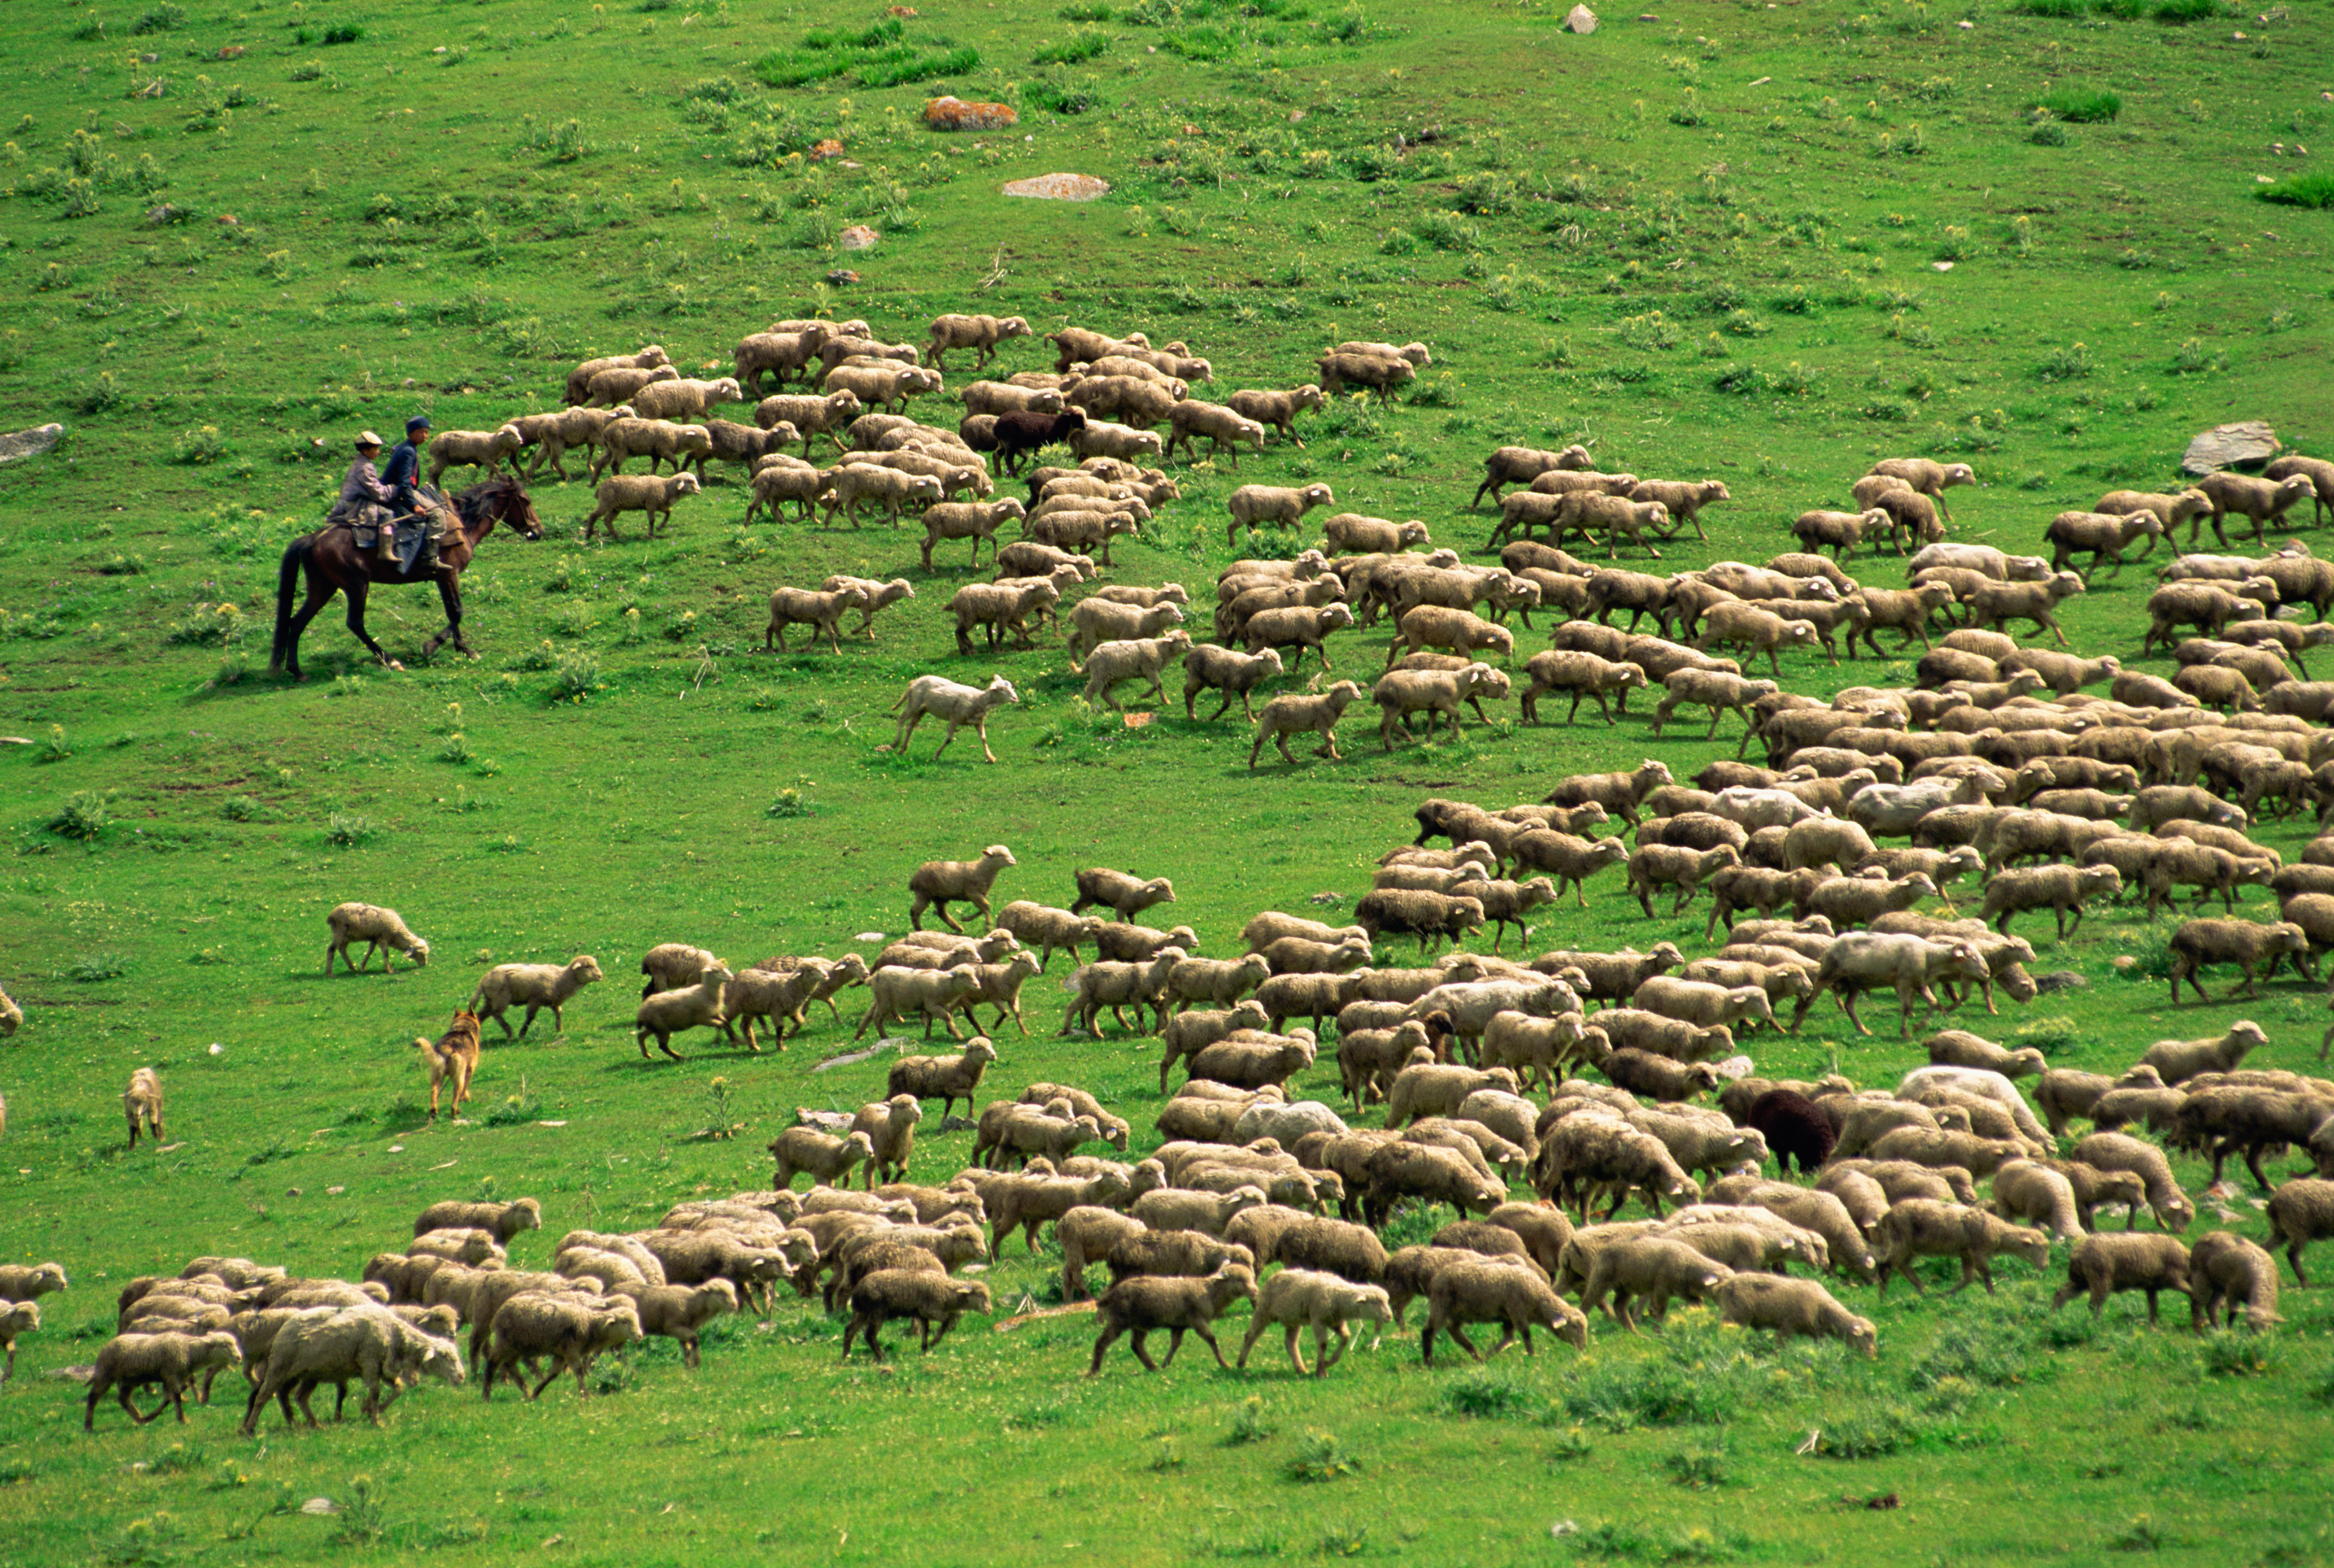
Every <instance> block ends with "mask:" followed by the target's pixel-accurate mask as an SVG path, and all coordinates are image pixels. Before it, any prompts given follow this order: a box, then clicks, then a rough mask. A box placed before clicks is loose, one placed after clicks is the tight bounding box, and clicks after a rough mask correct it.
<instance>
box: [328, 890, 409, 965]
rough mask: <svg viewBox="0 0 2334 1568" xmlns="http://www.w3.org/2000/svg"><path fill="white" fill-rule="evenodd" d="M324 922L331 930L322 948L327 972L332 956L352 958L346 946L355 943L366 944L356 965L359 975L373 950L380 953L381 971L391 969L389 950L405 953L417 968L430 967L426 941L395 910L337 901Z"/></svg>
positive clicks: (369, 959) (331, 963) (331, 962)
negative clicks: (330, 939)
mask: <svg viewBox="0 0 2334 1568" xmlns="http://www.w3.org/2000/svg"><path fill="white" fill-rule="evenodd" d="M324 923H325V924H326V925H327V926H329V927H330V928H332V933H333V940H332V945H331V946H330V947H328V948H325V949H324V973H325V974H327V975H330V974H331V973H332V972H333V955H334V954H338V955H339V956H340V957H342V958H343V959H347V958H349V957H351V954H350V952H349V948H351V947H352V945H353V944H355V943H358V942H363V943H366V944H368V946H367V947H366V948H365V956H364V958H363V960H362V962H360V963H358V964H357V965H356V969H357V972H358V973H359V974H362V973H363V972H364V969H365V967H366V966H367V965H369V964H371V962H372V956H373V955H374V954H375V953H379V954H381V972H382V973H383V974H387V973H388V972H389V970H390V967H391V965H390V961H389V955H390V954H391V953H402V954H404V955H405V956H406V957H409V958H410V959H412V960H413V963H414V967H416V968H422V969H426V968H428V967H429V943H427V942H425V941H423V940H422V939H421V938H419V937H417V936H415V935H414V934H413V932H412V930H411V929H410V928H409V927H408V926H407V925H406V923H405V921H404V919H402V918H401V917H400V916H399V914H398V912H397V911H396V910H395V909H382V908H381V907H380V906H378V905H375V904H353V903H352V904H336V905H334V906H333V909H332V912H331V913H329V914H327V915H326V916H325V917H324Z"/></svg>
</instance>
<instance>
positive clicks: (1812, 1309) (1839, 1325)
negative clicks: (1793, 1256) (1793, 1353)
mask: <svg viewBox="0 0 2334 1568" xmlns="http://www.w3.org/2000/svg"><path fill="white" fill-rule="evenodd" d="M1713 1294H1715V1295H1716V1296H1717V1299H1718V1315H1719V1319H1720V1321H1721V1322H1723V1323H1736V1324H1739V1325H1741V1327H1743V1328H1746V1329H1772V1330H1774V1331H1775V1340H1776V1342H1777V1343H1778V1344H1779V1343H1781V1342H1784V1341H1786V1340H1789V1338H1790V1337H1791V1336H1792V1335H1793V1334H1799V1335H1803V1336H1805V1337H1806V1338H1808V1339H1835V1340H1839V1341H1841V1342H1844V1343H1846V1344H1847V1345H1850V1346H1852V1347H1853V1348H1855V1349H1857V1350H1859V1351H1862V1352H1864V1353H1865V1355H1866V1356H1867V1357H1872V1356H1877V1355H1878V1354H1879V1353H1880V1335H1879V1331H1878V1330H1876V1329H1875V1328H1874V1327H1873V1325H1872V1320H1871V1319H1870V1318H1866V1317H1858V1316H1857V1315H1856V1314H1855V1313H1851V1312H1849V1311H1848V1310H1847V1308H1846V1307H1844V1306H1842V1305H1840V1303H1839V1302H1838V1301H1837V1298H1835V1297H1834V1296H1833V1295H1832V1294H1831V1292H1829V1291H1828V1290H1826V1289H1825V1288H1824V1287H1823V1286H1822V1285H1821V1284H1818V1282H1816V1281H1814V1280H1811V1279H1786V1278H1783V1277H1781V1276H1779V1275H1770V1274H1737V1275H1732V1276H1731V1277H1730V1278H1728V1279H1725V1280H1722V1281H1721V1282H1720V1283H1719V1285H1718V1287H1717V1289H1716V1291H1715V1292H1714V1293H1713Z"/></svg>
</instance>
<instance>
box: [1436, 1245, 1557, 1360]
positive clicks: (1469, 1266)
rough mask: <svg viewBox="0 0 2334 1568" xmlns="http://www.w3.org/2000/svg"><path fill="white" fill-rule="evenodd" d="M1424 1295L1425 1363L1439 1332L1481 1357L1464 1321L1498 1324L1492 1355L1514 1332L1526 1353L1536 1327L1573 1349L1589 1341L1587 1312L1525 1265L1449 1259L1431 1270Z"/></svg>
mask: <svg viewBox="0 0 2334 1568" xmlns="http://www.w3.org/2000/svg"><path fill="white" fill-rule="evenodd" d="M1426 1299H1427V1303H1428V1307H1427V1317H1426V1328H1425V1332H1424V1333H1423V1337H1422V1339H1421V1342H1420V1352H1421V1355H1422V1356H1423V1359H1424V1361H1425V1362H1426V1364H1427V1365H1428V1366H1432V1365H1433V1364H1434V1336H1435V1334H1436V1333H1437V1332H1443V1333H1447V1334H1449V1335H1450V1336H1451V1337H1452V1339H1453V1340H1455V1341H1457V1342H1458V1343H1459V1348H1460V1349H1461V1350H1463V1351H1465V1352H1467V1354H1468V1355H1469V1356H1470V1357H1471V1358H1472V1359H1473V1360H1475V1361H1481V1360H1482V1359H1483V1356H1482V1353H1481V1352H1479V1351H1477V1350H1476V1349H1475V1346H1474V1344H1473V1342H1471V1341H1470V1340H1469V1339H1468V1338H1467V1333H1466V1325H1467V1324H1469V1323H1498V1324H1500V1329H1501V1332H1500V1342H1499V1343H1498V1344H1496V1345H1494V1346H1492V1347H1491V1354H1493V1355H1498V1354H1499V1353H1500V1352H1501V1351H1503V1350H1505V1349H1507V1348H1508V1346H1509V1345H1510V1344H1512V1343H1514V1342H1515V1340H1516V1336H1517V1335H1518V1334H1521V1335H1522V1336H1523V1342H1524V1354H1526V1355H1530V1354H1531V1353H1532V1339H1531V1331H1532V1330H1533V1329H1535V1328H1544V1329H1546V1330H1548V1332H1550V1333H1552V1334H1554V1335H1555V1336H1556V1337H1557V1338H1558V1339H1559V1340H1562V1341H1564V1342H1566V1343H1567V1344H1570V1345H1572V1346H1573V1347H1575V1348H1576V1349H1579V1348H1584V1347H1586V1346H1587V1342H1588V1320H1587V1317H1586V1316H1584V1315H1583V1314H1582V1313H1580V1312H1578V1311H1577V1309H1575V1308H1574V1307H1573V1306H1572V1305H1571V1304H1570V1303H1567V1302H1565V1301H1564V1300H1562V1299H1561V1298H1560V1297H1558V1295H1557V1294H1556V1292H1555V1291H1554V1290H1553V1289H1551V1288H1550V1287H1549V1285H1548V1283H1547V1282H1546V1281H1545V1280H1542V1279H1540V1278H1539V1277H1538V1275H1535V1274H1534V1273H1533V1271H1532V1270H1530V1269H1528V1268H1518V1267H1516V1266H1514V1265H1510V1264H1505V1263H1498V1262H1493V1261H1490V1260H1489V1259H1485V1260H1483V1261H1480V1262H1478V1261H1473V1260H1469V1261H1464V1262H1455V1263H1452V1264H1449V1265H1445V1266H1443V1267H1441V1268H1438V1269H1436V1270H1435V1273H1434V1276H1433V1280H1432V1283H1431V1284H1429V1285H1428V1287H1427V1292H1426Z"/></svg>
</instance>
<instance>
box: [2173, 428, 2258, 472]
mask: <svg viewBox="0 0 2334 1568" xmlns="http://www.w3.org/2000/svg"><path fill="white" fill-rule="evenodd" d="M2280 445H2281V443H2280V442H2279V440H2278V438H2277V432H2276V431H2275V430H2272V429H2271V428H2270V427H2269V422H2268V421H2267V420H2265V419H2240V420H2237V421H2235V422H2234V423H2232V424H2227V425H2215V426H2213V428H2211V429H2209V430H2207V431H2205V432H2204V434H2203V435H2201V436H2198V437H2197V438H2195V439H2194V440H2193V441H2191V442H2189V443H2188V451H2187V454H2186V455H2185V457H2182V458H2181V459H2180V471H2181V472H2182V473H2184V474H2213V473H2217V472H2219V471H2220V470H2221V469H2223V468H2228V467H2234V466H2236V465H2238V464H2240V463H2263V462H2267V461H2268V460H2269V459H2270V458H2271V457H2276V456H2277V453H2278V448H2279V447H2280Z"/></svg>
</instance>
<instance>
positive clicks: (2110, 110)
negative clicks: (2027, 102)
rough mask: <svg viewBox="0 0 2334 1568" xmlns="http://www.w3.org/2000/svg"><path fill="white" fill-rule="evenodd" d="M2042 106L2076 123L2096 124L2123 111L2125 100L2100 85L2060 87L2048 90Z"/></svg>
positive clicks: (2042, 99) (2110, 118)
mask: <svg viewBox="0 0 2334 1568" xmlns="http://www.w3.org/2000/svg"><path fill="white" fill-rule="evenodd" d="M2041 107H2042V108H2044V109H2047V110H2049V111H2050V112H2051V113H2052V114H2054V115H2056V116H2057V117H2058V118H2059V119H2060V120H2067V121H2069V122H2070V123H2072V124H2075V125H2094V124H2098V123H2099V122H2101V121H2103V120H2113V119H2114V118H2115V117H2116V116H2117V115H2118V114H2120V113H2122V112H2123V100H2122V99H2120V98H2118V97H2117V96H2116V95H2115V94H2114V93H2112V92H2109V91H2107V90H2106V89H2105V88H2099V87H2059V88H2054V89H2052V90H2051V91H2049V92H2046V93H2044V94H2043V95H2042V98H2041Z"/></svg>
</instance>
